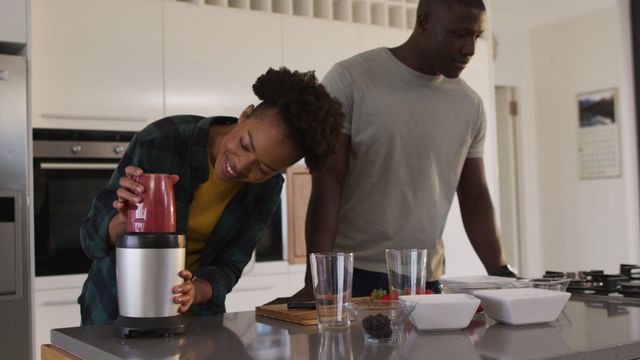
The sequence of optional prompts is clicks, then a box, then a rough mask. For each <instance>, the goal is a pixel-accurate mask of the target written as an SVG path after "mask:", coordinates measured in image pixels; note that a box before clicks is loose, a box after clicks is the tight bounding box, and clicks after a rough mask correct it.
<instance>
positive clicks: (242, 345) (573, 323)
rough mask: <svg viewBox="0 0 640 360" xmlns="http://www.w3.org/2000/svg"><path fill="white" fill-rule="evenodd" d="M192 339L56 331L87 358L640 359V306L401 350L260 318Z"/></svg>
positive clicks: (228, 321) (104, 329) (574, 308)
mask: <svg viewBox="0 0 640 360" xmlns="http://www.w3.org/2000/svg"><path fill="white" fill-rule="evenodd" d="M188 324H189V330H188V332H187V333H186V334H184V335H181V336H176V337H173V338H143V339H120V338H118V337H117V336H116V329H115V328H114V327H113V326H89V327H75V328H67V329H56V330H52V331H51V342H52V343H53V344H54V345H56V346H58V347H60V348H62V349H64V350H66V351H68V352H71V353H73V354H75V355H78V356H80V357H82V358H85V359H105V360H107V359H214V358H215V359H429V360H435V359H447V360H449V359H581V360H588V359H636V358H640V305H625V304H619V303H615V302H610V301H607V302H597V301H593V302H584V301H578V300H574V299H572V301H569V303H568V304H567V306H566V307H565V309H564V310H563V312H562V314H561V315H560V317H559V319H558V320H556V321H555V322H552V323H549V324H546V325H536V326H525V327H510V326H506V325H502V324H497V323H495V322H494V321H493V320H490V319H486V318H485V317H484V316H483V315H476V317H475V318H474V320H473V321H472V323H471V325H470V326H469V327H468V328H467V329H465V330H464V331H456V332H420V331H417V330H416V329H415V328H413V326H411V325H408V326H406V327H405V329H404V330H403V332H402V334H401V336H400V339H399V341H398V343H397V344H394V345H365V344H364V342H363V338H362V332H361V330H360V328H359V324H357V323H354V324H352V328H351V330H350V331H345V332H324V333H320V332H318V329H317V327H316V326H297V325H293V324H288V323H285V322H281V321H277V320H271V319H266V318H262V317H259V316H258V317H257V316H256V315H255V314H254V313H253V312H240V313H228V314H224V315H220V316H211V317H190V318H188Z"/></svg>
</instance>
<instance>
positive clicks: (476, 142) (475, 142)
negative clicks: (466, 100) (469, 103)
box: [467, 97, 487, 158]
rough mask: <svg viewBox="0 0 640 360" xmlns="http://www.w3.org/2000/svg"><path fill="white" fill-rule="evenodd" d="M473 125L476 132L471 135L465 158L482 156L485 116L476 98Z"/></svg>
mask: <svg viewBox="0 0 640 360" xmlns="http://www.w3.org/2000/svg"><path fill="white" fill-rule="evenodd" d="M475 113H476V119H475V124H476V125H477V126H476V131H475V133H473V134H472V136H473V139H472V140H471V146H469V152H468V153H467V158H480V157H482V155H483V154H484V136H485V133H486V128H487V116H486V114H485V112H484V106H483V105H482V99H481V98H480V97H478V101H477V110H476V112H475Z"/></svg>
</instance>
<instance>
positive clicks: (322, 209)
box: [305, 178, 342, 285]
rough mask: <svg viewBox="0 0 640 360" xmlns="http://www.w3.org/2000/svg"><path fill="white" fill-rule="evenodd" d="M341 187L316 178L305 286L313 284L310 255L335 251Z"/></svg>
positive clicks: (308, 222)
mask: <svg viewBox="0 0 640 360" xmlns="http://www.w3.org/2000/svg"><path fill="white" fill-rule="evenodd" d="M341 190H342V189H341V186H339V185H338V184H337V183H335V182H332V181H330V180H327V179H322V178H314V180H313V190H312V191H311V197H310V198H309V206H308V208H307V218H306V223H305V237H306V245H307V273H306V276H305V284H306V285H310V284H311V268H310V266H309V254H311V253H317V252H330V251H333V244H334V242H335V239H336V233H337V231H338V217H339V212H340V198H341V192H342V191H341Z"/></svg>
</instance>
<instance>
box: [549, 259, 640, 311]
mask: <svg viewBox="0 0 640 360" xmlns="http://www.w3.org/2000/svg"><path fill="white" fill-rule="evenodd" d="M543 277H545V278H552V279H553V278H570V279H571V281H570V282H569V286H568V287H567V291H568V292H570V293H573V294H576V295H578V294H579V295H585V296H587V295H588V296H598V297H605V298H608V297H611V296H615V297H624V298H633V299H637V300H638V302H639V303H640V266H639V265H631V264H621V265H620V273H618V274H605V273H604V271H602V270H590V271H578V272H560V271H547V272H545V274H544V276H543ZM581 297H584V296H581ZM634 302H635V301H634Z"/></svg>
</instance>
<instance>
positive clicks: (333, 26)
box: [282, 16, 360, 80]
mask: <svg viewBox="0 0 640 360" xmlns="http://www.w3.org/2000/svg"><path fill="white" fill-rule="evenodd" d="M359 28H360V26H358V25H354V24H349V23H340V22H332V21H324V20H317V19H316V20H309V19H305V18H298V17H293V16H283V17H282V46H283V49H282V50H283V62H284V65H285V66H287V67H289V68H290V69H292V70H293V69H295V70H299V71H307V70H315V71H316V76H317V77H318V79H320V80H322V78H323V77H324V75H325V74H326V73H327V71H329V69H331V66H333V64H335V63H336V62H338V61H341V60H344V59H346V58H349V57H351V56H353V55H355V54H356V53H357V49H358V41H359V32H358V31H359Z"/></svg>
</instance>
